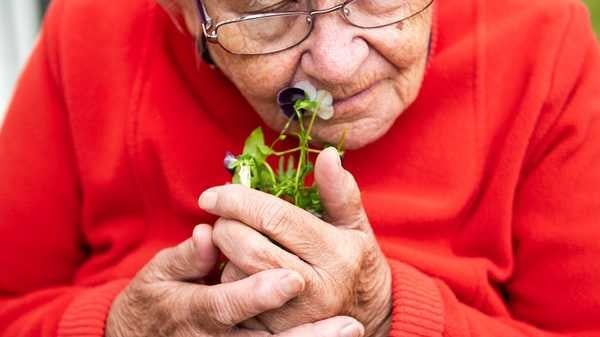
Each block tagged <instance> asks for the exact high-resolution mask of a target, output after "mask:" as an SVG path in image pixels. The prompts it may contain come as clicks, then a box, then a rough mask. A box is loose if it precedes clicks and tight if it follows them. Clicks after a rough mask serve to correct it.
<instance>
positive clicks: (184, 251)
mask: <svg viewBox="0 0 600 337" xmlns="http://www.w3.org/2000/svg"><path fill="white" fill-rule="evenodd" d="M217 256H218V253H217V248H216V247H215V246H214V244H213V243H212V227H210V226H209V225H198V226H196V228H194V232H193V234H192V237H191V238H190V239H188V240H186V241H184V242H182V243H180V244H179V245H177V246H175V247H172V248H167V249H164V250H162V251H160V252H159V253H158V254H156V256H155V257H154V258H153V259H152V260H151V261H150V262H149V263H148V265H146V267H144V269H143V270H142V271H141V273H140V274H141V277H142V279H143V280H145V281H146V282H160V281H189V280H196V279H199V278H202V277H204V276H206V275H207V274H208V273H209V272H210V271H211V270H212V268H213V267H214V265H215V263H216V261H217Z"/></svg>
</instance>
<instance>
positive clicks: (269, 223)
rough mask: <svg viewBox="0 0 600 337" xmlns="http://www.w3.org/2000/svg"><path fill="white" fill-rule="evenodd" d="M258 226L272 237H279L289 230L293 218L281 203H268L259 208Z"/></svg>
mask: <svg viewBox="0 0 600 337" xmlns="http://www.w3.org/2000/svg"><path fill="white" fill-rule="evenodd" d="M256 213H257V216H258V219H257V224H258V225H259V226H260V228H261V229H262V230H263V231H264V232H266V233H268V234H271V235H274V236H278V235H281V234H283V233H285V231H286V229H287V228H289V227H288V226H289V225H290V222H291V221H293V216H292V214H291V212H290V210H289V208H288V207H285V206H283V205H281V204H279V203H268V204H263V205H262V206H260V207H258V210H257V212H256Z"/></svg>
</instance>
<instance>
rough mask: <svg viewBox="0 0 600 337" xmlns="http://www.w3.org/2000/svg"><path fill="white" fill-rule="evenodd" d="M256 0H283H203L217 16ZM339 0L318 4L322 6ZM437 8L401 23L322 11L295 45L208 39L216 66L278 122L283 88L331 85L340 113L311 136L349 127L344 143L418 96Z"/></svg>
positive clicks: (370, 135)
mask: <svg viewBox="0 0 600 337" xmlns="http://www.w3.org/2000/svg"><path fill="white" fill-rule="evenodd" d="M300 1H302V0H300ZM389 1H402V0H389ZM257 2H273V3H281V0H260V1H256V0H254V1H250V0H246V1H243V0H205V5H206V8H207V10H208V12H209V14H210V16H211V17H213V18H214V19H215V20H216V21H217V22H218V21H220V20H222V19H228V18H231V16H232V15H231V13H232V12H235V10H233V11H232V8H234V9H235V8H236V6H240V4H242V3H243V4H242V6H245V5H244V4H245V3H257ZM290 2H292V3H298V2H299V1H298V0H296V1H293V0H290ZM337 3H339V1H313V3H312V5H313V7H314V8H318V9H323V8H330V7H332V6H335V5H336V4H337ZM431 16H432V15H431V8H429V9H427V10H426V11H424V12H423V13H421V14H419V15H417V16H415V17H413V18H411V19H409V20H406V21H404V22H402V23H400V24H394V25H391V26H387V27H383V28H375V29H362V28H357V27H354V26H352V25H350V24H348V22H347V21H346V20H345V19H344V17H343V16H342V15H341V12H340V11H338V12H333V13H329V14H325V15H320V16H317V17H316V19H315V21H314V27H313V31H312V34H311V35H310V36H309V37H308V38H307V39H306V40H304V41H303V42H302V43H301V44H300V45H298V46H296V47H294V48H291V49H289V50H285V51H282V52H279V53H275V54H269V55H258V56H256V55H254V56H241V55H234V54H231V53H229V52H227V51H226V50H224V49H223V48H221V47H220V46H219V45H217V44H209V50H210V53H211V55H212V57H213V59H214V60H215V63H216V64H217V66H218V67H219V68H220V69H221V70H222V71H223V72H224V73H225V75H226V76H228V77H229V78H230V79H231V81H232V82H233V83H234V84H235V85H236V86H237V87H238V88H239V90H240V91H241V92H242V94H243V95H244V96H245V97H246V99H247V100H248V101H249V102H250V104H251V105H252V106H253V107H254V108H255V110H256V111H257V112H258V114H259V115H260V116H261V117H262V119H263V120H264V121H265V122H266V123H267V124H268V125H269V126H270V127H272V128H274V129H276V130H279V129H281V128H282V126H283V125H284V124H285V122H286V121H287V118H286V117H285V116H284V115H283V114H282V113H281V112H280V109H279V107H278V105H277V104H276V95H277V93H278V91H279V90H280V89H282V88H284V87H286V86H290V85H293V84H295V83H297V82H299V81H303V80H307V81H309V82H311V83H312V84H313V85H314V86H316V87H317V88H319V89H326V90H328V91H330V92H331V93H332V95H333V97H334V103H335V104H334V108H335V115H334V117H333V118H332V119H331V120H328V121H322V120H319V121H318V122H317V124H316V125H315V127H314V132H313V136H314V137H315V138H316V139H317V140H318V141H321V142H325V143H330V144H334V143H337V141H338V139H339V138H340V137H341V135H342V134H343V133H344V132H346V133H347V135H346V147H347V148H349V149H356V148H360V147H362V146H365V145H367V144H369V143H371V142H373V141H375V140H377V139H378V138H380V137H381V136H382V135H383V134H385V133H386V132H387V131H388V130H389V128H390V127H391V126H392V124H393V123H394V121H395V120H396V119H397V117H398V116H399V115H400V114H402V112H403V111H404V110H405V109H406V108H407V107H408V106H409V105H410V104H411V103H412V102H413V101H414V100H415V99H416V97H417V94H418V92H419V89H420V86H421V82H422V79H423V74H424V70H425V65H426V61H427V54H428V44H429V37H430V30H431Z"/></svg>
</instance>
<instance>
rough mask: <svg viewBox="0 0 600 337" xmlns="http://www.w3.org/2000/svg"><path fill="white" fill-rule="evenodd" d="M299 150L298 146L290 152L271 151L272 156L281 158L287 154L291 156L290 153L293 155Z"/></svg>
mask: <svg viewBox="0 0 600 337" xmlns="http://www.w3.org/2000/svg"><path fill="white" fill-rule="evenodd" d="M301 149H302V148H301V147H300V146H298V147H296V148H293V149H291V150H285V151H281V152H277V151H273V154H274V155H276V156H278V157H282V156H285V155H288V154H291V153H294V152H298V151H300V150H301Z"/></svg>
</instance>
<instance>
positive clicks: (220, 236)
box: [212, 218, 231, 248]
mask: <svg viewBox="0 0 600 337" xmlns="http://www.w3.org/2000/svg"><path fill="white" fill-rule="evenodd" d="M230 223H231V220H227V219H224V218H219V219H217V221H216V222H215V224H214V226H213V232H212V239H213V242H214V243H215V245H216V246H217V247H219V248H221V246H223V243H225V242H227V240H228V239H229V238H230V236H231V233H230V231H229V225H230Z"/></svg>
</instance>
